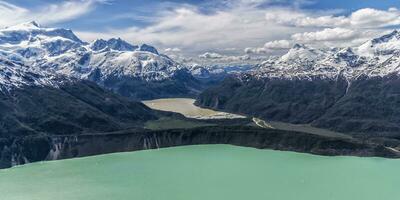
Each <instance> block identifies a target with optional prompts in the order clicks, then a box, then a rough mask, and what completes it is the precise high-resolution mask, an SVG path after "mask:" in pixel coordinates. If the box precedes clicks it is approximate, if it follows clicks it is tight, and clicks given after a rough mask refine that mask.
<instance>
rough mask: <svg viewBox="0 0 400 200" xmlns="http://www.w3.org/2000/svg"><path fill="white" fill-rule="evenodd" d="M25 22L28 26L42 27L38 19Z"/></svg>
mask: <svg viewBox="0 0 400 200" xmlns="http://www.w3.org/2000/svg"><path fill="white" fill-rule="evenodd" d="M25 24H26V25H27V26H34V27H37V28H40V25H39V24H38V23H37V22H36V21H30V22H27V23H25Z"/></svg>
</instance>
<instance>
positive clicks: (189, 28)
mask: <svg viewBox="0 0 400 200" xmlns="http://www.w3.org/2000/svg"><path fill="white" fill-rule="evenodd" d="M397 8H400V1H398V0H69V1H61V0H29V1H26V0H8V1H2V0H0V15H3V16H2V17H1V19H0V26H11V25H13V24H18V23H22V22H24V21H31V20H35V21H37V22H38V23H40V24H42V25H43V26H48V27H64V28H70V29H72V30H73V31H74V32H76V34H77V35H78V36H80V37H81V38H83V39H84V40H86V41H90V40H93V39H95V38H99V37H100V38H110V37H121V38H123V39H125V40H127V41H129V42H132V43H150V44H153V45H155V46H156V47H158V48H159V49H161V51H165V52H166V53H169V54H175V55H176V56H192V57H193V56H194V57H196V56H198V55H201V54H203V53H206V52H212V53H214V54H212V55H214V56H215V57H219V58H224V59H236V58H235V57H234V56H241V55H242V54H245V53H247V54H276V53H280V52H284V51H285V49H287V48H289V47H290V46H291V45H293V44H294V43H306V44H309V45H314V46H332V45H335V46H343V45H345V44H346V45H349V44H351V45H358V44H359V43H362V42H363V41H364V40H367V39H369V38H372V37H375V36H377V35H379V34H382V33H383V32H387V31H390V30H391V29H393V28H396V27H398V26H399V25H400V11H398V10H397ZM208 55H211V54H208ZM203 57H204V56H203ZM206 57H207V56H206Z"/></svg>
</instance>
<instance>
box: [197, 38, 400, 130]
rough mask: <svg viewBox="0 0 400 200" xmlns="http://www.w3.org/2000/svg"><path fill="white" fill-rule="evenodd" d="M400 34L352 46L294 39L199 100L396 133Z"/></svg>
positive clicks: (275, 116) (278, 117) (335, 126)
mask: <svg viewBox="0 0 400 200" xmlns="http://www.w3.org/2000/svg"><path fill="white" fill-rule="evenodd" d="M399 72H400V33H399V32H398V31H394V32H392V33H390V34H388V35H384V36H382V37H379V38H376V39H372V40H370V41H368V42H366V43H365V44H362V45H361V46H359V47H355V48H350V47H348V48H331V49H314V48H311V47H308V46H306V45H301V44H297V45H294V46H293V48H292V49H290V50H289V51H288V53H287V54H285V55H283V56H281V57H277V58H273V59H270V60H266V61H265V62H263V63H262V64H261V65H260V66H259V69H258V70H254V71H252V72H249V73H243V74H238V75H235V76H232V77H230V78H228V79H226V80H225V81H223V82H222V83H221V84H220V85H218V86H216V87H212V88H210V89H208V90H206V91H205V92H203V93H202V94H201V95H200V97H199V98H198V101H197V103H198V104H200V105H202V106H206V107H213V108H217V109H223V110H229V111H232V112H239V113H246V114H250V115H254V116H258V117H261V118H264V119H267V120H275V121H286V122H292V123H302V124H312V125H313V126H317V127H324V128H329V129H332V130H337V131H342V132H347V133H352V134H366V135H369V134H370V135H389V136H393V137H399V138H400V123H399V122H400V76H399Z"/></svg>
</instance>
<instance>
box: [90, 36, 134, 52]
mask: <svg viewBox="0 0 400 200" xmlns="http://www.w3.org/2000/svg"><path fill="white" fill-rule="evenodd" d="M90 48H91V49H92V50H94V51H100V50H105V49H112V50H117V51H134V50H136V49H137V48H138V46H135V45H131V44H129V43H128V42H126V41H125V40H122V39H121V38H111V39H109V40H103V39H97V40H95V41H94V42H92V44H91V45H90Z"/></svg>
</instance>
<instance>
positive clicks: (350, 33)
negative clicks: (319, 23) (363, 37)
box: [292, 28, 359, 42]
mask: <svg viewBox="0 0 400 200" xmlns="http://www.w3.org/2000/svg"><path fill="white" fill-rule="evenodd" d="M358 35H359V33H358V32H357V31H354V30H350V29H345V28H326V29H323V30H321V31H315V32H305V33H296V34H294V35H292V39H293V40H295V41H303V42H304V41H305V42H310V41H336V40H348V39H353V38H355V37H357V36H358Z"/></svg>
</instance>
